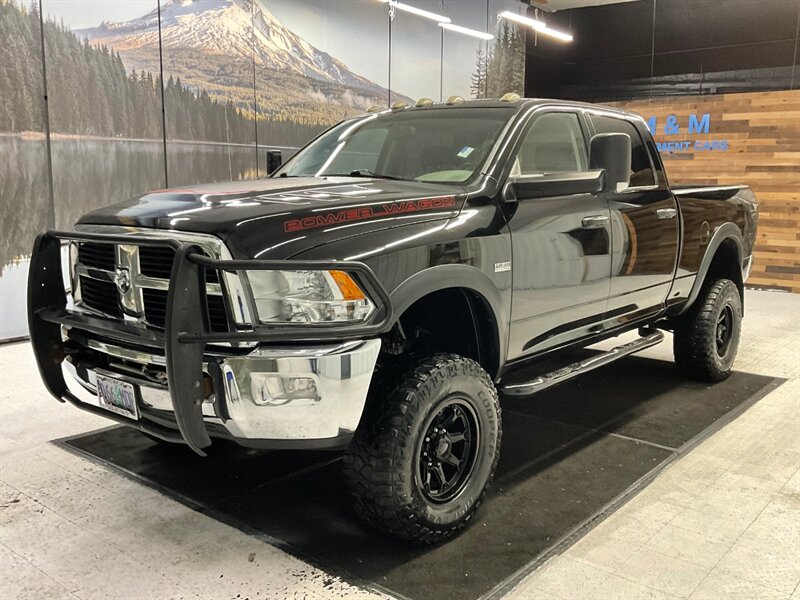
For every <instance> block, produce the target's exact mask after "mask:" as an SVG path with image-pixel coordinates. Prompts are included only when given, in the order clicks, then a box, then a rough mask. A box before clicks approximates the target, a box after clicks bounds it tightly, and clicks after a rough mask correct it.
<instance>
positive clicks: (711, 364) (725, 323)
mask: <svg viewBox="0 0 800 600" xmlns="http://www.w3.org/2000/svg"><path fill="white" fill-rule="evenodd" d="M741 334H742V297H741V295H740V291H739V287H738V286H737V285H736V284H735V283H734V282H733V281H731V280H730V279H717V280H716V281H712V282H710V283H707V284H706V286H705V288H704V289H703V292H702V293H701V295H700V297H698V298H697V300H695V302H694V305H693V306H692V307H691V309H690V310H689V312H687V313H686V314H685V315H682V316H681V317H679V318H678V319H677V320H676V321H675V330H674V336H673V340H672V348H673V352H674V354H675V364H676V365H677V366H678V368H679V369H680V370H681V371H682V372H684V373H685V374H686V375H688V376H690V377H691V378H693V379H698V380H700V381H722V380H723V379H726V378H727V377H728V376H729V375H730V374H731V371H732V369H733V362H734V360H735V359H736V352H737V350H738V348H739V339H740V337H741Z"/></svg>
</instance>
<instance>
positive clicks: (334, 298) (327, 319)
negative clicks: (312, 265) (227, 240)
mask: <svg viewBox="0 0 800 600" xmlns="http://www.w3.org/2000/svg"><path fill="white" fill-rule="evenodd" d="M247 279H248V280H249V282H250V289H251V290H252V292H253V299H254V300H255V304H256V310H257V312H258V320H259V322H261V323H362V322H364V321H366V320H367V319H368V318H369V316H370V315H371V314H372V313H373V311H374V310H375V305H374V304H373V303H372V302H371V301H370V299H369V298H368V297H367V296H366V294H365V293H364V292H363V291H362V290H361V288H360V287H359V285H358V284H357V283H356V282H355V280H354V279H353V278H352V277H351V276H350V275H348V274H347V273H345V272H344V271H247Z"/></svg>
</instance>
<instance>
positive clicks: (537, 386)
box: [500, 329, 664, 396]
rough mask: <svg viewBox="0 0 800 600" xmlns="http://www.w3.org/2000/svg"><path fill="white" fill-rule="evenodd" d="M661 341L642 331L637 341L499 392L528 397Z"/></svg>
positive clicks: (653, 333) (655, 334) (657, 333)
mask: <svg viewBox="0 0 800 600" xmlns="http://www.w3.org/2000/svg"><path fill="white" fill-rule="evenodd" d="M663 340H664V333H663V332H661V331H654V330H650V329H648V330H645V331H643V332H642V336H641V337H640V338H639V339H637V340H633V341H632V342H628V343H627V344H623V345H622V346H617V347H616V348H612V349H611V350H609V351H608V352H603V353H602V354H599V355H597V356H593V357H592V358H587V359H586V360H581V361H578V362H576V363H572V364H571V365H567V366H566V367H563V368H561V369H558V370H556V371H552V372H550V373H546V374H544V375H540V376H538V377H536V379H534V380H533V381H528V382H525V383H515V384H510V385H506V386H504V387H502V388H501V389H500V391H501V392H502V393H503V394H505V395H506V396H530V395H531V394H535V393H536V392H541V391H542V390H545V389H547V388H549V387H552V386H554V385H556V384H558V383H562V382H564V381H567V380H568V379H572V378H573V377H576V376H577V375H582V374H584V373H588V372H589V371H593V370H594V369H597V368H599V367H603V366H605V365H608V364H610V363H612V362H614V361H615V360H619V359H620V358H624V357H625V356H629V355H630V354H635V353H636V352H641V351H642V350H644V349H645V348H650V347H651V346H655V345H656V344H659V343H661V342H662V341H663Z"/></svg>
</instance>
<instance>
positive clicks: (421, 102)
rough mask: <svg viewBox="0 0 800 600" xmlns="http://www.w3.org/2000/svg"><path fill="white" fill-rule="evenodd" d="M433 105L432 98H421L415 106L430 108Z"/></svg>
mask: <svg viewBox="0 0 800 600" xmlns="http://www.w3.org/2000/svg"><path fill="white" fill-rule="evenodd" d="M431 104H433V100H431V99H430V98H420V99H419V100H417V103H416V104H415V105H414V106H430V105H431Z"/></svg>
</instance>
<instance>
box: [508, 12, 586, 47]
mask: <svg viewBox="0 0 800 600" xmlns="http://www.w3.org/2000/svg"><path fill="white" fill-rule="evenodd" d="M497 16H498V18H500V19H508V20H509V21H514V22H515V23H520V24H521V25H527V26H528V27H532V28H533V29H535V30H536V31H537V32H538V33H541V34H542V35H549V36H550V37H552V38H554V39H557V40H560V41H562V42H571V41H572V40H573V37H572V35H571V34H569V33H565V32H563V31H559V30H557V29H552V28H551V27H548V26H547V23H545V22H544V21H537V20H536V19H531V18H529V17H523V16H522V15H518V14H517V13H513V12H511V11H509V10H504V11H503V12H501V13H500V14H499V15H497Z"/></svg>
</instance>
